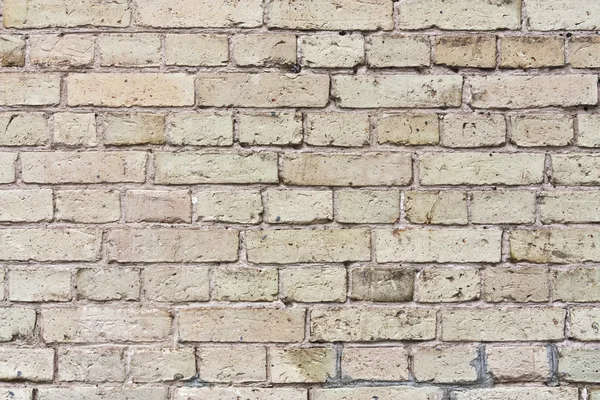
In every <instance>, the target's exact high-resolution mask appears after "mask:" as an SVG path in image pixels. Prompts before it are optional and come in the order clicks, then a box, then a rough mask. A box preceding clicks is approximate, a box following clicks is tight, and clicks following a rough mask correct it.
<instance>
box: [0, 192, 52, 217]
mask: <svg viewBox="0 0 600 400" xmlns="http://www.w3.org/2000/svg"><path fill="white" fill-rule="evenodd" d="M52 208H53V206H52V190H49V189H33V190H2V191H0V222H39V221H49V220H51V219H52V214H53V210H52Z"/></svg>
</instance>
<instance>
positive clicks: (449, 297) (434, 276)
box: [415, 267, 481, 303]
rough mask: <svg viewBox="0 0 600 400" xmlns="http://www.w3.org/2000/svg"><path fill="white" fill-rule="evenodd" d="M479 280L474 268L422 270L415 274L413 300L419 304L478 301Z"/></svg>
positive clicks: (433, 268) (477, 271) (477, 272)
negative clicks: (415, 287) (415, 284)
mask: <svg viewBox="0 0 600 400" xmlns="http://www.w3.org/2000/svg"><path fill="white" fill-rule="evenodd" d="M480 280H481V279H480V278H479V270H477V269H475V268H442V267H439V268H436V267H432V268H424V269H423V270H422V271H421V272H420V273H418V274H417V291H416V292H415V300H416V301H418V302H421V303H455V302H462V301H473V300H478V299H479V292H480V290H481V284H480Z"/></svg>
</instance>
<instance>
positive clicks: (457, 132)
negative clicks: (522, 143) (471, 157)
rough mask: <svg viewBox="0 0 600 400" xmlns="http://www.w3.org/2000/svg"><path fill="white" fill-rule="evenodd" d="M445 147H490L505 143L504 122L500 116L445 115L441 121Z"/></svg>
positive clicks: (442, 142)
mask: <svg viewBox="0 0 600 400" xmlns="http://www.w3.org/2000/svg"><path fill="white" fill-rule="evenodd" d="M441 139H442V140H441V144H442V146H445V147H459V148H460V147H490V146H499V145H502V144H504V143H505V141H506V121H505V120H504V116H503V115H501V114H446V115H445V116H444V117H443V118H442V120H441Z"/></svg>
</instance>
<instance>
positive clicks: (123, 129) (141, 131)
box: [98, 114, 165, 146]
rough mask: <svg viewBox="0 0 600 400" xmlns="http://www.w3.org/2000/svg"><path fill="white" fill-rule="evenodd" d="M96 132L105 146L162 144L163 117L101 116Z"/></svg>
mask: <svg viewBox="0 0 600 400" xmlns="http://www.w3.org/2000/svg"><path fill="white" fill-rule="evenodd" d="M98 132H99V133H100V135H101V136H100V137H101V138H102V139H103V141H104V143H105V144H109V145H115V146H125V145H133V144H162V143H164V142H165V117H164V116H163V115H156V114H103V115H99V116H98Z"/></svg>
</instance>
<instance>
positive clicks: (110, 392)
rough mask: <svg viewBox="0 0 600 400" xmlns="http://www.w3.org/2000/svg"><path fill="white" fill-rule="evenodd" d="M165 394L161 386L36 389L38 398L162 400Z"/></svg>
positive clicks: (42, 399) (59, 399) (165, 390)
mask: <svg viewBox="0 0 600 400" xmlns="http://www.w3.org/2000/svg"><path fill="white" fill-rule="evenodd" d="M166 394H167V389H166V388H161V387H137V388H125V389H120V388H115V387H108V388H105V387H96V386H94V387H92V386H83V387H82V386H79V387H77V386H75V387H62V388H61V387H42V388H40V389H39V390H38V399H39V400H63V399H69V400H106V399H111V400H163V399H164V398H165V396H166Z"/></svg>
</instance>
